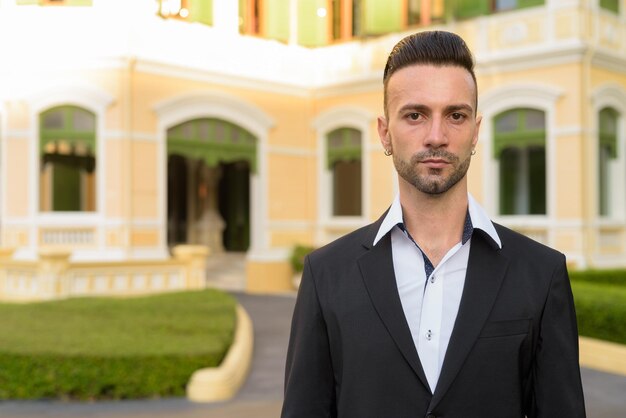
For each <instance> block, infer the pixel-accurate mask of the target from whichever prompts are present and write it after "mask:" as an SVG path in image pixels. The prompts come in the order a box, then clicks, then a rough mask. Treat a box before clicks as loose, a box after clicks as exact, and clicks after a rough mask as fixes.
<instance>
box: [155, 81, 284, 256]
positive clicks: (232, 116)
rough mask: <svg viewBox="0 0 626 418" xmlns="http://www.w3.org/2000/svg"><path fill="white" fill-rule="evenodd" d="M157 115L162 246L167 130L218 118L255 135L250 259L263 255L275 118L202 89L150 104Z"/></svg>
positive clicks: (164, 236)
mask: <svg viewBox="0 0 626 418" xmlns="http://www.w3.org/2000/svg"><path fill="white" fill-rule="evenodd" d="M153 109H154V111H155V112H156V114H157V117H158V122H157V142H158V151H157V156H158V160H159V162H158V167H157V172H158V173H157V175H158V177H159V179H160V180H159V181H160V184H159V187H158V193H159V196H158V200H159V202H160V204H159V211H158V217H159V220H160V228H161V231H162V233H161V241H162V242H160V243H159V244H160V245H162V246H166V245H167V242H166V241H167V166H166V163H167V155H166V152H167V146H166V145H167V130H168V129H169V128H171V127H173V126H176V125H178V124H180V123H183V122H187V121H189V120H192V119H198V118H219V119H224V120H227V121H229V122H232V123H234V124H236V125H238V126H241V127H242V128H244V129H246V130H247V131H249V132H250V133H252V135H254V136H255V137H256V140H257V143H256V155H257V172H256V173H251V175H250V208H251V209H252V210H251V211H250V248H249V250H248V253H247V258H248V259H249V260H252V259H256V258H259V257H261V258H262V257H263V254H264V253H265V252H268V251H270V244H269V234H267V223H268V217H267V213H268V211H267V208H268V201H267V200H268V198H269V193H268V179H267V146H268V145H267V143H268V138H269V130H270V129H271V128H272V127H273V126H274V125H275V122H274V120H273V119H272V118H271V117H269V116H268V115H267V114H266V113H265V112H264V111H262V110H261V109H260V108H258V107H256V106H254V105H252V104H250V103H248V102H246V101H244V100H242V99H240V98H238V97H236V96H233V95H230V94H227V93H221V92H215V91H203V92H195V93H189V94H183V95H180V96H176V97H173V98H170V99H166V100H163V101H161V102H158V103H157V104H156V105H154V106H153Z"/></svg>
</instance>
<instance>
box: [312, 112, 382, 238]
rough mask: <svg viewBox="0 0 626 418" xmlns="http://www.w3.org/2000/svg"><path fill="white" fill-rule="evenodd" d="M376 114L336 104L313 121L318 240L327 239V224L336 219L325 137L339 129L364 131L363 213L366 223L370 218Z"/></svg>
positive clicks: (362, 156)
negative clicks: (371, 148) (371, 151)
mask: <svg viewBox="0 0 626 418" xmlns="http://www.w3.org/2000/svg"><path fill="white" fill-rule="evenodd" d="M374 120H375V115H374V114H372V113H371V112H370V111H369V110H368V109H365V108H361V107H358V106H335V107H332V108H330V109H327V110H325V111H323V112H321V113H320V114H319V115H317V116H316V117H315V118H314V119H313V121H312V122H311V126H312V128H313V129H314V130H315V131H316V133H317V176H318V182H317V205H318V207H317V209H318V211H317V213H318V215H317V216H318V221H317V228H316V231H315V242H326V241H327V239H326V233H325V231H324V230H325V226H324V225H327V224H328V223H329V222H332V221H333V220H335V219H338V218H335V217H333V216H332V198H331V195H330V194H331V193H332V186H331V185H332V176H331V174H330V172H329V170H328V168H327V167H326V153H327V149H326V136H327V135H328V133H329V132H331V131H333V130H334V129H338V128H352V129H356V130H358V131H359V132H360V133H361V216H359V217H357V218H358V219H360V221H361V222H362V223H366V222H367V220H368V219H369V217H370V206H371V205H370V195H371V184H372V181H371V176H372V175H373V174H372V173H371V169H370V158H369V157H370V155H369V147H368V146H367V145H368V144H369V143H370V142H371V139H370V125H371V123H372V122H373V121H374Z"/></svg>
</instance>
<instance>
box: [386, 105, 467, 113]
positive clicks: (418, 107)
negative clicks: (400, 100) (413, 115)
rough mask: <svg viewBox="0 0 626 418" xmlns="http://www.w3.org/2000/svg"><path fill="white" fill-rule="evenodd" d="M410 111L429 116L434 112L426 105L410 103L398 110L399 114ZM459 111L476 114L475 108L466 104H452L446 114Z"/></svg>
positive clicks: (445, 109) (446, 108)
mask: <svg viewBox="0 0 626 418" xmlns="http://www.w3.org/2000/svg"><path fill="white" fill-rule="evenodd" d="M408 110H414V111H416V112H421V113H426V114H429V113H431V111H432V110H431V108H430V107H428V106H426V105H423V104H419V103H408V104H405V105H404V106H402V107H401V108H400V109H398V113H404V112H406V111H408ZM459 110H465V111H466V112H469V113H474V108H472V106H470V105H468V104H465V103H459V104H452V105H448V106H446V107H445V108H444V112H445V113H453V112H457V111H459Z"/></svg>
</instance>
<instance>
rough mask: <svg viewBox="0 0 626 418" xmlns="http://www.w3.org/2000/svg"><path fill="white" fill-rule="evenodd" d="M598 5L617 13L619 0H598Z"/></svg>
mask: <svg viewBox="0 0 626 418" xmlns="http://www.w3.org/2000/svg"><path fill="white" fill-rule="evenodd" d="M600 7H601V8H603V9H605V10H610V11H612V12H614V13H618V14H619V0H600Z"/></svg>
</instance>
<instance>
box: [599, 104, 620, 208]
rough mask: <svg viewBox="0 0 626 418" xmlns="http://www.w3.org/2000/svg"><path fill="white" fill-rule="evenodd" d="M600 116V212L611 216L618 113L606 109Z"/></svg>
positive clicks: (601, 111)
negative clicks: (612, 172)
mask: <svg viewBox="0 0 626 418" xmlns="http://www.w3.org/2000/svg"><path fill="white" fill-rule="evenodd" d="M598 116H599V117H598V119H599V124H598V125H599V129H598V181H599V183H598V212H599V215H600V216H610V215H611V188H612V183H613V182H614V181H615V179H614V178H612V177H613V176H612V175H611V171H613V170H612V169H613V167H614V165H615V160H616V159H617V120H618V113H617V111H616V110H615V109H613V108H610V107H605V108H604V109H602V110H600V112H599V115H598Z"/></svg>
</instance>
